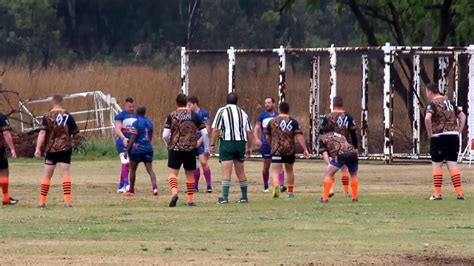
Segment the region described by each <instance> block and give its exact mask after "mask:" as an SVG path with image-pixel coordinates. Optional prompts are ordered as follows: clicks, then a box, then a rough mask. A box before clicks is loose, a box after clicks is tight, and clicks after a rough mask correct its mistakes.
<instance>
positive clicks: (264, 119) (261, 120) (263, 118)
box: [257, 112, 278, 145]
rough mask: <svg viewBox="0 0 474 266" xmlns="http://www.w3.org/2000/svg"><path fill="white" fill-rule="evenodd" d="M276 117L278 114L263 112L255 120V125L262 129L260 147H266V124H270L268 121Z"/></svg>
mask: <svg viewBox="0 0 474 266" xmlns="http://www.w3.org/2000/svg"><path fill="white" fill-rule="evenodd" d="M277 116H278V112H275V113H273V114H270V113H268V112H263V113H262V114H261V115H260V116H259V117H258V118H257V125H260V127H261V128H262V131H261V134H260V135H261V136H260V140H261V141H262V145H267V139H266V137H265V136H266V135H267V127H268V123H270V120H272V119H273V118H275V117H277Z"/></svg>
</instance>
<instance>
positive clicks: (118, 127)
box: [114, 121, 128, 146]
mask: <svg viewBox="0 0 474 266" xmlns="http://www.w3.org/2000/svg"><path fill="white" fill-rule="evenodd" d="M114 125H115V135H117V137H119V138H120V139H121V140H122V141H123V145H124V146H127V144H128V143H127V142H128V139H127V138H126V137H125V136H124V135H123V133H122V122H121V121H115V122H114Z"/></svg>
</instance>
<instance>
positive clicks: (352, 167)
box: [329, 152, 359, 174]
mask: <svg viewBox="0 0 474 266" xmlns="http://www.w3.org/2000/svg"><path fill="white" fill-rule="evenodd" d="M329 164H330V165H332V166H334V167H337V168H338V169H341V168H342V167H343V166H344V165H346V166H347V169H348V170H349V173H351V174H352V173H355V172H357V170H358V169H359V157H358V155H357V153H356V152H346V153H342V154H339V155H338V156H337V162H336V161H331V162H330V163H329Z"/></svg>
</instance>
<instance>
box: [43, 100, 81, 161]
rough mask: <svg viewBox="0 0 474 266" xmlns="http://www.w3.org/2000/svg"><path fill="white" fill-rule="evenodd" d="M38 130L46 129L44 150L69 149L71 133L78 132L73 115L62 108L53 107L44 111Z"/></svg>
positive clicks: (57, 150) (70, 146) (70, 147)
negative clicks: (46, 111)
mask: <svg viewBox="0 0 474 266" xmlns="http://www.w3.org/2000/svg"><path fill="white" fill-rule="evenodd" d="M40 130H44V131H46V144H45V146H46V147H45V151H46V152H59V151H68V150H71V149H72V138H71V135H73V134H77V133H79V129H78V128H77V125H76V121H75V120H74V117H72V115H71V114H69V113H68V112H66V111H65V110H63V109H53V110H51V111H49V112H48V113H46V114H45V115H44V116H43V122H42V123H41V127H40Z"/></svg>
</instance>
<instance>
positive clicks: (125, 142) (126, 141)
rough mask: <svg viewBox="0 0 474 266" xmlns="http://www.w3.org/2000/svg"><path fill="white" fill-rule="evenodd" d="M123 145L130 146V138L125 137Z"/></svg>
mask: <svg viewBox="0 0 474 266" xmlns="http://www.w3.org/2000/svg"><path fill="white" fill-rule="evenodd" d="M123 146H125V147H127V146H128V138H124V139H123Z"/></svg>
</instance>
